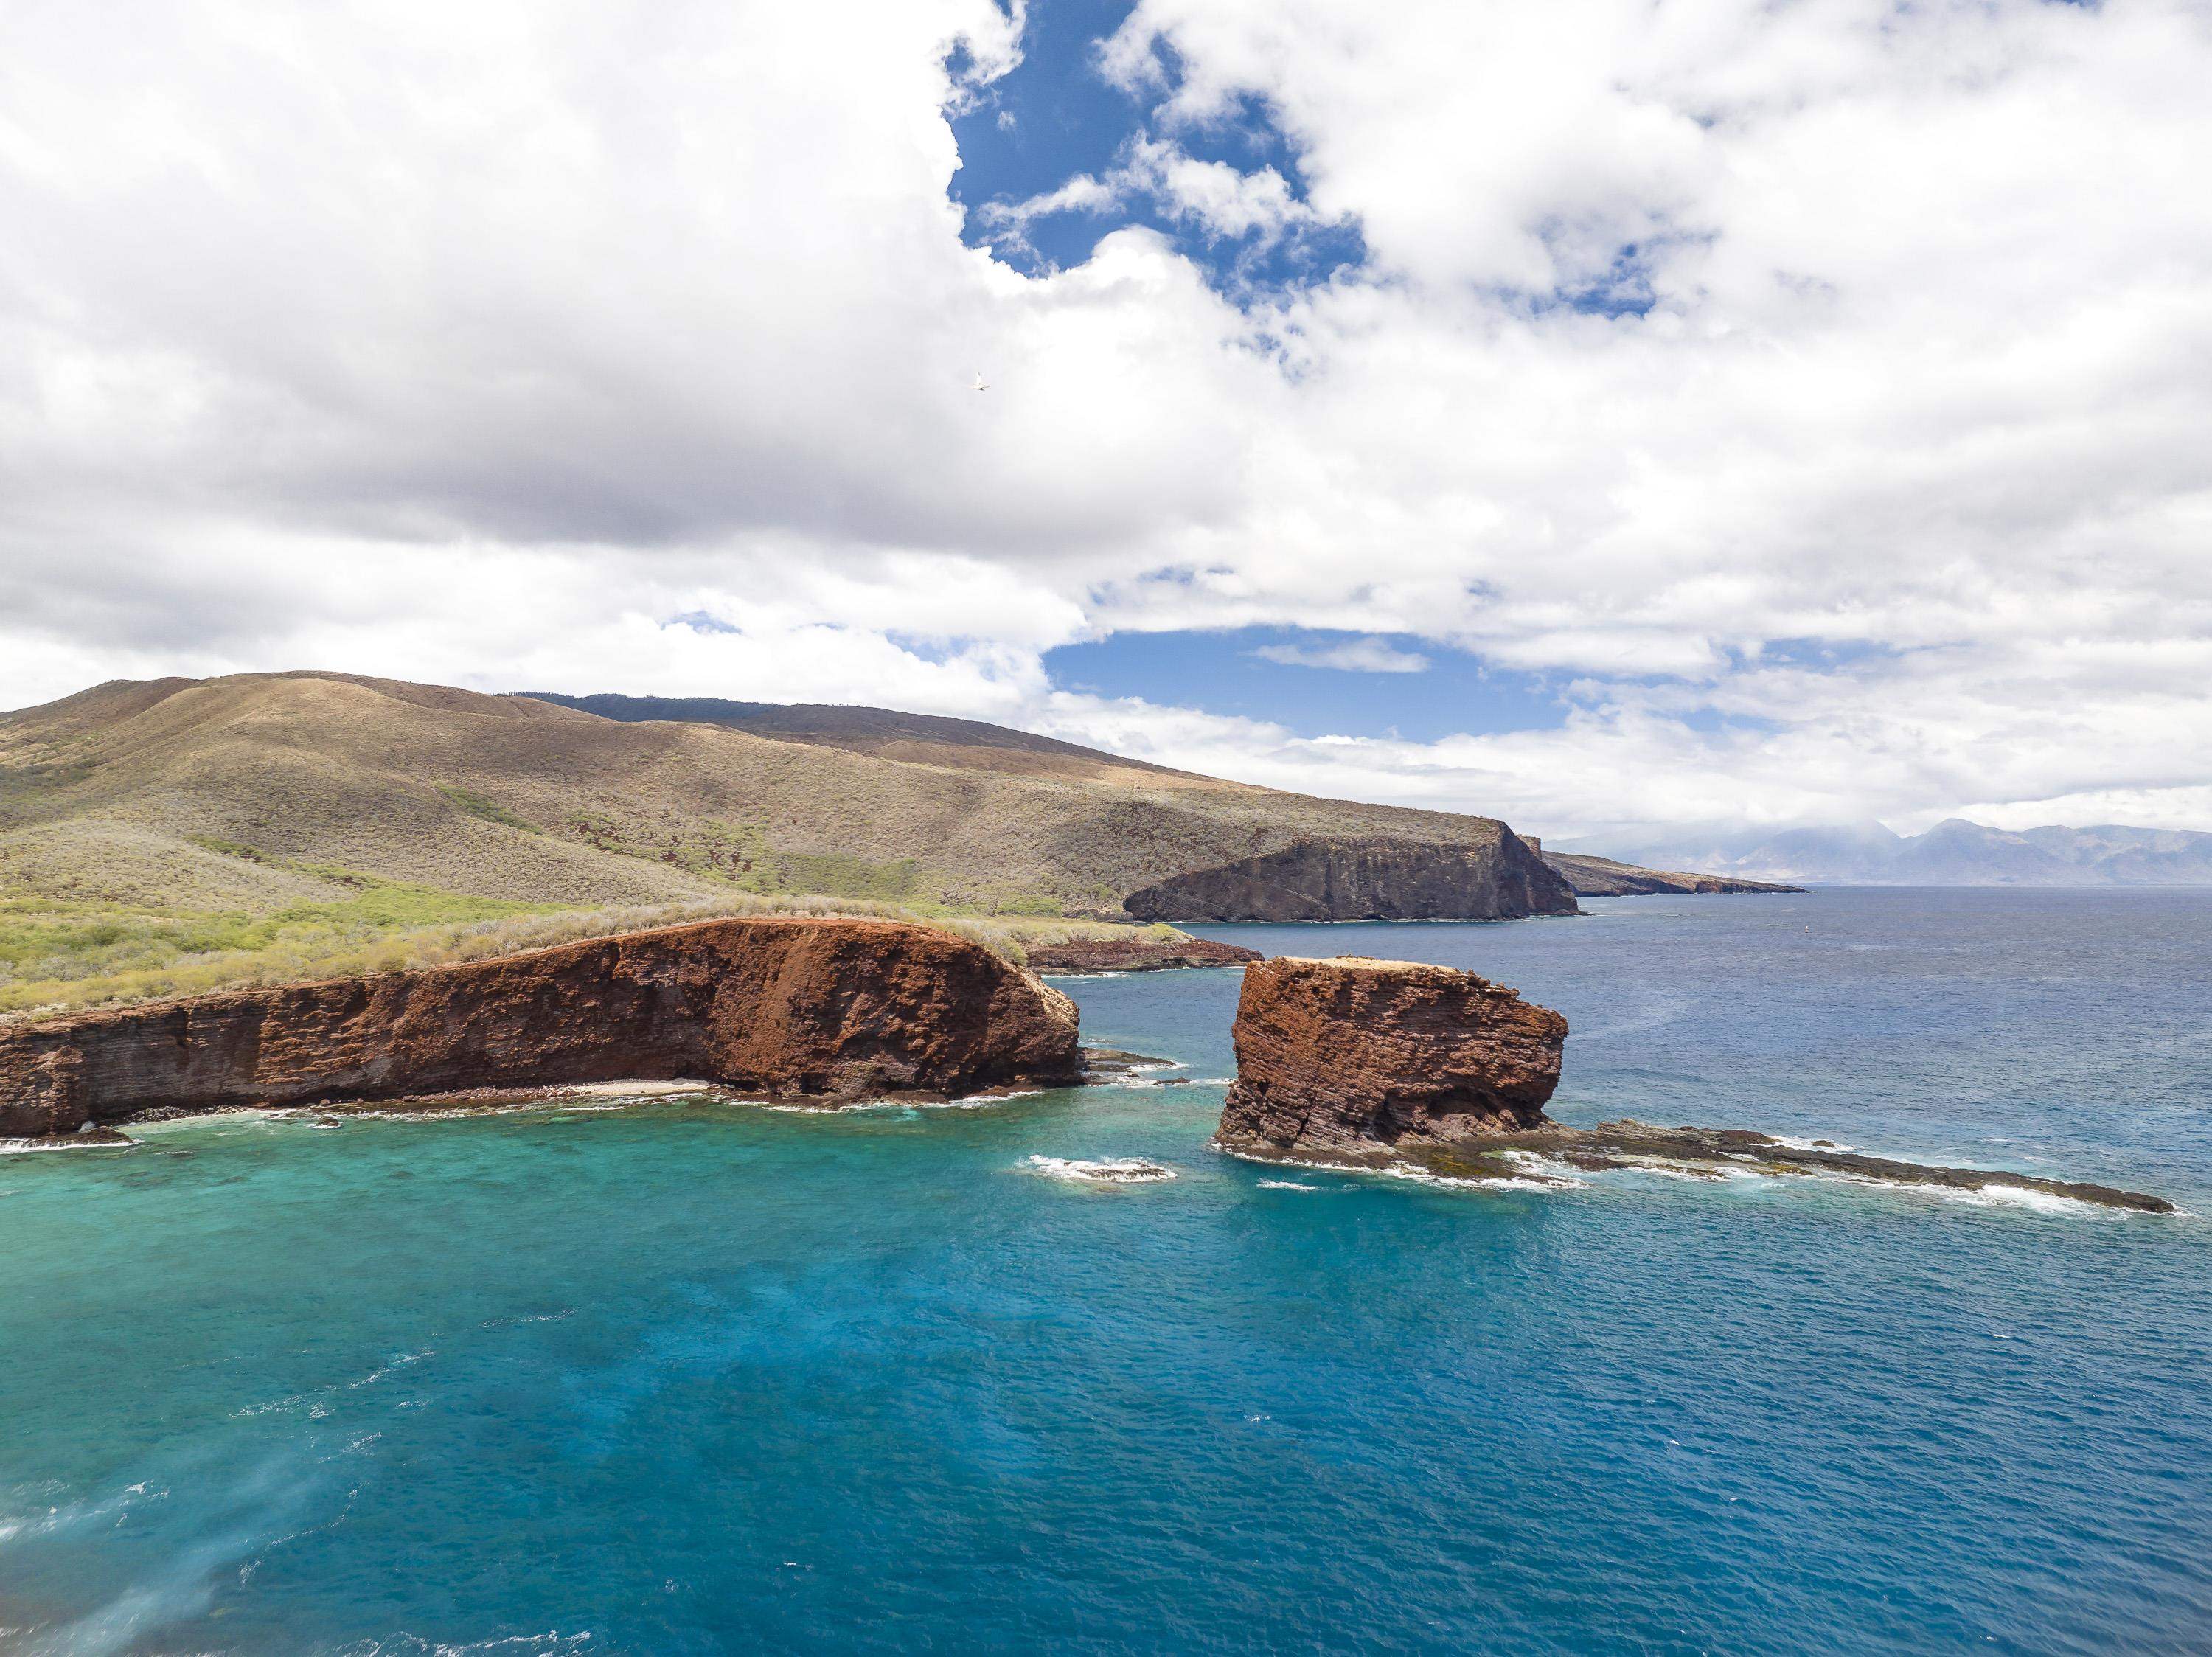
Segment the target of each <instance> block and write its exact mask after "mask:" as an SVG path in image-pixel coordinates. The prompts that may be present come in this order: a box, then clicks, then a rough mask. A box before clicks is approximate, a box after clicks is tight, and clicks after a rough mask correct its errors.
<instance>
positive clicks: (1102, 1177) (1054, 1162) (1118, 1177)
mask: <svg viewBox="0 0 2212 1657" xmlns="http://www.w3.org/2000/svg"><path fill="white" fill-rule="evenodd" d="M1024 1172H1025V1173H1035V1174H1042V1176H1043V1177H1044V1178H1046V1179H1068V1180H1073V1181H1076V1182H1078V1183H1079V1184H1084V1185H1155V1184H1158V1182H1159V1181H1161V1180H1163V1179H1174V1178H1175V1177H1176V1173H1175V1170H1174V1169H1173V1168H1169V1167H1162V1166H1161V1165H1160V1164H1158V1162H1151V1161H1146V1159H1145V1158H1143V1157H1141V1156H1103V1157H1096V1158H1091V1159H1088V1160H1085V1159H1081V1158H1077V1157H1067V1156H1032V1157H1030V1159H1029V1161H1028V1162H1027V1163H1025V1164H1024Z"/></svg>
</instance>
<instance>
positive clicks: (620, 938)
mask: <svg viewBox="0 0 2212 1657" xmlns="http://www.w3.org/2000/svg"><path fill="white" fill-rule="evenodd" d="M1081 1075H1082V1059H1081V1057H1080V1054H1079V1048H1078V1043H1077V1020H1076V1013H1075V1007H1074V1003H1073V1002H1070V1001H1069V1000H1068V999H1067V997H1066V996H1064V995H1062V994H1061V993H1060V991H1058V990H1054V989H1052V988H1050V987H1049V986H1048V985H1046V984H1043V983H1042V981H1040V980H1039V979H1038V978H1036V977H1035V976H1034V975H1033V974H1031V973H1030V972H1025V971H1024V970H1023V969H1022V968H1020V967H1018V966H1013V965H1012V964H1011V963H1009V962H1007V961H1006V960H1004V959H1000V957H999V956H997V955H994V954H993V953H991V952H990V951H988V950H987V949H985V948H983V947H981V946H980V945H978V944H975V943H971V942H969V941H967V940H966V939H963V938H958V937H955V936H953V935H951V934H949V933H945V932H939V931H936V930H933V929H929V928H925V927H918V926H909V925H905V924H902V923H896V922H890V921H873V920H850V919H842V918H816V917H763V918H757V919H755V918H747V919H732V920H717V921H702V922H698V923H694V924H691V925H689V926H678V927H667V928H661V929H655V930H653V931H648V932H634V933H626V934H623V935H617V936H615V937H609V938H595V939H590V940H587V941H584V942H580V943H573V944H563V945H560V946H558V947H554V948H551V949H544V950H537V951H533V952H531V953H526V954H519V955H508V956H501V957H499V958H497V959H492V960H487V961H477V962H471V963H468V964H466V965H462V966H442V967H433V968H430V969H428V970H426V971H423V972H399V973H389V974H385V975H382V976H380V977H375V978H344V979H333V980H330V981H326V982H324V983H319V984H287V985H283V986H279V987H276V988H273V989H267V990H236V991H227V992H223V993H220V994H216V995H210V996H191V997H187V998H185V999H182V1000H179V1001H173V1002H159V1003H155V1004H151V1005H148V1006H143V1007H131V1008H121V1009H118V1010H112V1011H106V1012H94V1013H85V1014H74V1015H71V1016H68V1017H64V1018H58V1019H48V1020H40V1021H37V1022H33V1023H29V1024H23V1025H17V1026H11V1027H9V1028H7V1029H5V1030H0V1136H8V1137H21V1138H26V1139H33V1140H35V1139H52V1138H58V1137H67V1136H75V1135H76V1134H77V1133H78V1132H79V1131H80V1130H83V1129H86V1128H93V1129H95V1130H96V1129H100V1128H112V1127H114V1126H115V1125H116V1124H119V1123H122V1122H126V1121H128V1120H130V1119H131V1118H133V1117H134V1116H136V1115H137V1114H138V1113H140V1112H147V1111H151V1110H155V1109H162V1108H170V1109H180V1110H185V1111H193V1112H197V1111H208V1110H218V1109H222V1108H225V1107H228V1106H272V1105H274V1106H283V1105H301V1104H316V1103H320V1102H322V1101H325V1100H329V1101H348V1100H355V1101H358V1100H412V1099H421V1098H424V1097H426V1096H429V1095H435V1094H457V1093H468V1094H485V1093H493V1092H495V1091H497V1090H502V1089H540V1090H542V1089H545V1088H550V1087H562V1086H565V1085H569V1084H575V1083H586V1082H605V1081H631V1080H637V1081H669V1080H679V1079H698V1080H702V1081H708V1082H712V1083H714V1084H715V1085H717V1086H720V1087H728V1088H730V1089H732V1090H733V1091H737V1092H741V1093H748V1094H751V1095H755V1096H758V1097H767V1098H781V1097H791V1098H803V1099H816V1100H851V1099H859V1098H884V1097H902V1096H906V1097H915V1098H920V1099H947V1098H953V1097H958V1096H964V1095H970V1094H974V1093H981V1092H984V1091H987V1090H989V1089H993V1088H1008V1087H1036V1086H1057V1085H1066V1084H1073V1083H1074V1082H1076V1081H1079V1080H1080V1078H1081Z"/></svg>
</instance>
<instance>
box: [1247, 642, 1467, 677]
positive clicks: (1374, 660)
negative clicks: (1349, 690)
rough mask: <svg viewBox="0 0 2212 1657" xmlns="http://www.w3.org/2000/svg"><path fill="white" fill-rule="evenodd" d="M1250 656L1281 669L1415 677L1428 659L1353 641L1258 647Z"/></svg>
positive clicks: (1391, 647)
mask: <svg viewBox="0 0 2212 1657" xmlns="http://www.w3.org/2000/svg"><path fill="white" fill-rule="evenodd" d="M1252 654H1253V655H1255V656H1258V657H1259V658H1260V659H1261V661H1273V662H1276V663H1278V664H1279V665H1280V666H1282V667H1334V668H1336V669H1339V670H1340V671H1341V672H1344V673H1425V672H1426V671H1428V666H1429V659H1428V658H1427V657H1426V656H1425V655H1420V654H1419V652H1417V651H1413V650H1401V649H1399V648H1398V647H1397V646H1396V645H1395V644H1393V643H1390V641H1389V640H1388V639H1382V638H1356V639H1349V640H1346V642H1345V643H1341V644H1262V645H1261V646H1260V647H1259V648H1258V649H1255V650H1254V651H1253V652H1252Z"/></svg>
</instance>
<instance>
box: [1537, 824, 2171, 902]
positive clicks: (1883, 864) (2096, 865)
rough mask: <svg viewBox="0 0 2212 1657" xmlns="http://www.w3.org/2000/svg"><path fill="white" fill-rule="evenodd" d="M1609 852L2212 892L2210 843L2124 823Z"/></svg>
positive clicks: (1907, 882) (1755, 839)
mask: <svg viewBox="0 0 2212 1657" xmlns="http://www.w3.org/2000/svg"><path fill="white" fill-rule="evenodd" d="M1613 849H1614V850H1619V851H1620V852H1621V853H1622V855H1624V856H1630V857H1633V858H1635V859H1637V860H1638V861H1639V862H1645V863H1658V864H1662V865H1664V866H1666V867H1668V868H1699V869H1710V870H1711V871H1713V872H1714V873H1715V874H1725V875H1729V876H1733V877H1735V878H1738V879H1742V880H1789V881H1798V882H1803V883H1809V884H1812V885H1817V886H2212V834H2206V833H2199V832H2195V831H2192V830H2188V829H2154V828H2132V827H2129V826H2126V825H2120V824H2108V825H2104V826H2101V827H2095V828H2065V827H2062V826H2059V825H2050V826H2046V827H2043V828H2031V829H2021V830H2018V831H2014V830H2008V829H1996V828H1990V827H1987V826H1985V825H1982V824H1980V823H1970V822H1968V821H1966V819H1964V818H1961V817H1954V818H1951V819H1948V820H1947V821H1945V822H1942V823H1938V824H1937V825H1936V826H1935V827H1934V828H1932V829H1929V831H1928V832H1926V833H1924V834H1898V833H1894V832H1892V831H1891V830H1889V829H1888V828H1887V827H1885V826H1883V825H1881V824H1880V823H1858V824H1851V825H1841V826H1835V827H1825V828H1798V829H1789V830H1785V831H1782V832H1755V833H1754V832H1735V833H1708V834H1703V835H1696V836H1692V835H1678V836H1674V837H1672V838H1666V839H1650V840H1646V841H1644V842H1642V843H1638V844H1628V845H1619V846H1615V847H1614V848H1613ZM1567 850H1570V851H1575V852H1579V851H1581V850H1583V849H1582V848H1581V847H1580V846H1579V845H1577V846H1574V847H1570V848H1567Z"/></svg>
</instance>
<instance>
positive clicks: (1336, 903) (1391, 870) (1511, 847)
mask: <svg viewBox="0 0 2212 1657" xmlns="http://www.w3.org/2000/svg"><path fill="white" fill-rule="evenodd" d="M1122 907H1123V908H1124V909H1126V910H1127V911H1128V912H1129V913H1130V914H1131V915H1133V916H1134V917H1136V918H1137V919H1139V920H1140V921H1495V920H1509V919H1514V918H1517V917H1522V916H1528V915H1572V914H1574V913H1575V912H1576V904H1575V894H1574V891H1573V889H1572V888H1571V886H1569V885H1568V884H1567V882H1566V880H1565V879H1564V878H1563V877H1562V876H1561V875H1560V874H1559V873H1558V872H1557V871H1555V870H1554V869H1553V868H1552V867H1551V866H1550V865H1549V864H1547V863H1546V862H1544V860H1543V859H1542V858H1541V857H1540V856H1537V855H1536V853H1534V851H1532V850H1529V848H1528V844H1527V843H1526V842H1524V841H1523V840H1522V838H1521V837H1520V836H1518V835H1516V834H1515V833H1514V832H1513V831H1512V830H1510V829H1509V828H1506V827H1504V825H1502V824H1501V825H1498V829H1497V832H1495V833H1493V834H1491V835H1489V836H1487V837H1486V838H1472V839H1468V840H1466V841H1463V842H1457V843H1454V842H1443V841H1429V840H1418V839H1412V838H1400V837H1396V836H1380V835H1370V836H1360V837H1343V838H1330V839H1325V840H1324V839H1307V840H1300V841H1297V842H1296V843H1294V844H1291V845H1288V846H1285V847H1283V848H1282V849H1281V850H1277V851H1271V852H1267V853H1265V854H1263V855H1261V856H1253V857H1245V858H1241V859H1239V860H1237V861H1236V862H1229V863H1223V864H1220V865H1218V866H1217V867H1214V868H1200V869H1194V870H1192V871H1190V872H1189V873H1187V874H1177V875H1176V876H1174V877H1172V878H1171V879H1169V880H1160V881H1158V882H1156V883H1155V884H1153V885H1152V886H1146V887H1144V888H1143V889H1142V890H1140V891H1138V892H1132V893H1130V894H1129V896H1128V897H1127V898H1125V899H1122Z"/></svg>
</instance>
